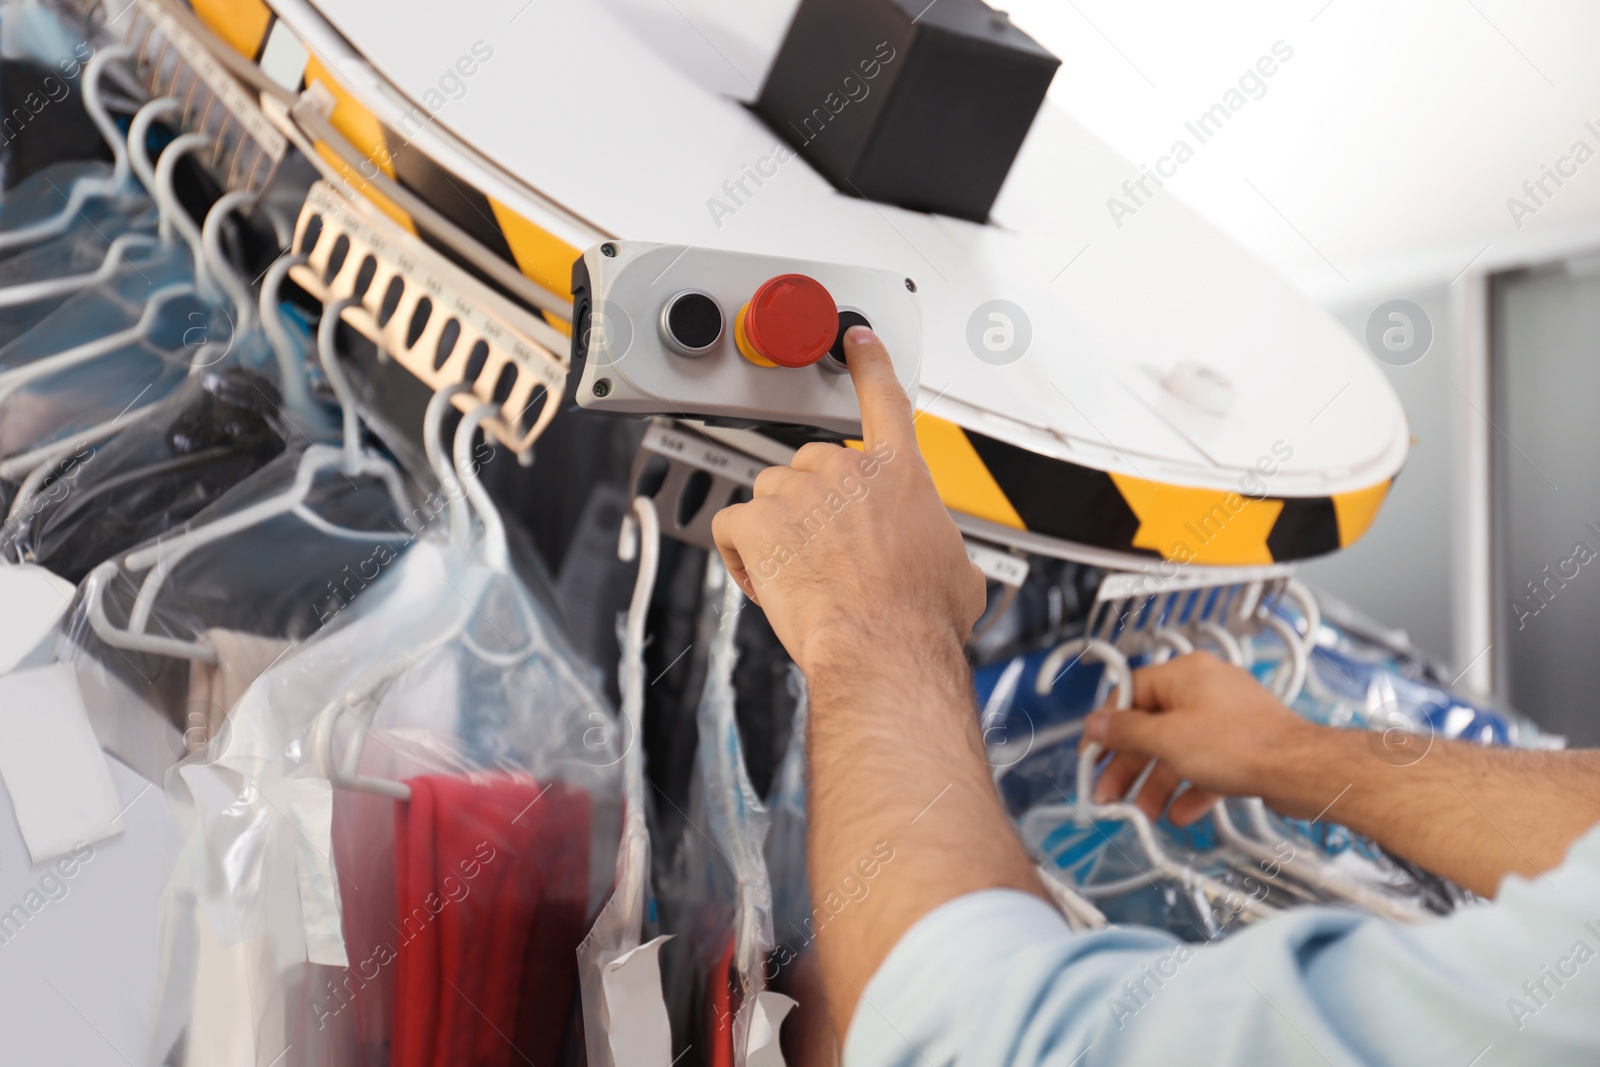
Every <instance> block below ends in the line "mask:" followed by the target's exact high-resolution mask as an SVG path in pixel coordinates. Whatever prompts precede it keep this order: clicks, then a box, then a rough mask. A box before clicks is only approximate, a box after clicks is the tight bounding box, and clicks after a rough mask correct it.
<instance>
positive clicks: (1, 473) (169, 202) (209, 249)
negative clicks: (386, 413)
mask: <svg viewBox="0 0 1600 1067" xmlns="http://www.w3.org/2000/svg"><path fill="white" fill-rule="evenodd" d="M180 108H181V105H180V104H179V103H178V101H177V100H175V99H173V98H171V97H166V98H163V99H160V100H153V101H151V102H150V103H148V104H146V105H145V106H144V107H142V108H140V109H139V111H138V112H137V113H136V114H135V115H134V117H133V122H132V123H131V125H130V128H129V131H128V138H129V143H128V152H127V159H128V161H129V165H130V166H131V167H132V169H133V171H134V173H135V174H137V175H138V177H139V180H140V181H141V182H144V183H145V184H146V186H147V187H148V188H149V189H151V190H153V191H154V196H155V202H156V207H157V210H158V212H159V216H160V218H161V220H162V222H163V226H164V228H165V229H166V234H167V235H166V237H165V238H164V240H163V242H162V243H163V244H165V245H167V246H170V245H171V244H172V243H173V228H174V226H175V227H176V229H177V230H178V232H180V233H181V234H182V235H183V236H184V238H185V240H186V242H187V243H188V245H189V249H190V252H191V256H192V260H193V262H194V264H195V266H196V270H197V271H204V270H205V266H204V264H205V261H206V260H208V259H212V260H214V263H213V264H212V265H213V267H214V268H215V269H216V272H217V274H218V276H219V277H220V278H222V279H224V280H225V285H227V286H228V287H229V292H230V294H231V295H232V296H233V299H234V300H235V301H236V305H237V306H239V307H244V306H245V305H243V304H237V301H239V300H240V299H241V298H243V299H245V300H248V299H249V298H248V293H249V286H248V284H247V283H246V282H245V281H244V279H243V278H242V277H241V276H240V275H239V274H238V273H237V272H236V271H234V270H233V268H232V267H231V265H230V264H229V263H228V262H227V257H226V256H225V255H224V254H223V252H222V249H221V242H220V238H219V226H218V225H214V224H213V220H216V223H217V224H220V221H221V219H222V218H223V214H221V213H225V212H226V211H229V210H232V208H233V207H236V206H238V205H239V204H240V203H242V201H241V200H239V199H238V198H239V197H241V196H242V197H244V199H249V197H248V195H247V194H238V193H232V194H229V195H228V197H224V198H223V199H222V200H219V201H218V202H217V203H216V204H215V205H213V206H212V209H211V211H210V212H209V213H208V214H207V216H206V226H205V228H204V229H202V230H196V229H195V228H194V225H193V221H192V220H191V219H189V217H188V212H187V211H186V210H185V209H184V207H183V206H182V205H181V204H180V203H178V199H177V192H176V189H175V188H174V186H173V174H174V170H173V167H174V166H175V165H176V159H177V157H178V156H179V155H181V154H182V153H184V152H188V151H192V150H193V149H194V148H196V147H199V146H201V145H203V144H205V143H206V142H205V140H204V139H203V138H201V139H199V140H192V141H187V142H186V143H181V144H180V143H179V142H180V141H183V140H184V139H183V138H180V139H179V140H178V141H174V142H173V144H171V145H169V146H168V147H167V150H166V151H165V152H164V153H163V154H162V158H163V160H166V159H168V158H169V157H170V158H171V159H172V162H170V163H168V164H167V165H165V166H159V167H158V166H156V165H155V164H153V163H152V162H151V160H150V156H149V152H148V151H147V143H148V136H149V129H150V124H151V123H152V122H153V121H154V120H155V119H157V118H160V117H162V116H163V115H168V114H172V113H173V112H176V111H178V110H180ZM230 197H232V198H234V199H232V200H229V198H230ZM224 201H229V202H228V203H224ZM174 216H181V218H173V226H168V225H166V223H167V220H168V219H169V217H174ZM186 223H187V225H185V224H186ZM207 231H210V232H211V233H212V236H211V239H210V240H207ZM134 242H137V243H142V244H144V245H147V246H149V247H154V246H155V244H156V241H155V239H153V238H151V237H148V236H145V235H142V234H123V235H122V236H120V237H118V238H117V240H116V241H114V242H112V245H111V248H110V249H109V250H108V251H107V254H106V259H105V262H103V263H102V264H101V267H100V270H99V271H97V272H95V274H94V275H78V276H77V277H76V278H72V279H59V280H55V281H52V282H41V283H37V284H38V285H40V286H48V285H59V284H65V283H67V282H73V283H76V282H78V281H83V282H84V284H83V285H82V286H80V287H79V288H87V286H88V284H91V283H92V282H93V281H96V280H104V279H107V278H110V277H111V276H112V275H113V274H114V273H115V268H117V267H119V266H120V265H121V264H120V263H119V262H117V259H118V258H119V256H120V258H123V259H125V256H121V255H120V253H119V249H121V248H125V247H127V246H129V245H131V244H132V243H134ZM286 271H287V266H285V267H284V271H283V272H280V273H278V275H277V284H281V283H282V279H283V273H284V272H286ZM15 288H23V287H15ZM10 291H11V290H4V291H0V303H3V298H4V294H5V293H6V292H10ZM192 292H194V288H193V286H190V285H189V284H188V283H181V282H180V283H176V284H175V285H173V286H168V287H166V288H164V289H161V290H158V291H157V292H156V293H155V294H154V295H153V296H152V297H151V302H150V303H149V304H147V305H146V307H145V310H144V314H143V315H142V316H141V318H140V321H139V322H138V323H136V324H135V325H134V326H132V327H129V328H128V329H127V330H123V331H119V332H118V333H116V334H112V335H109V336H107V337H103V338H100V339H99V340H97V341H95V342H91V343H90V344H86V345H81V346H79V347H77V348H74V349H71V350H69V351H68V352H64V353H58V354H56V355H52V356H48V357H46V358H45V359H43V360H37V361H35V362H32V363H28V364H24V365H23V366H21V367H17V368H14V369H13V370H11V371H0V400H4V399H5V397H6V396H7V395H9V394H10V392H11V391H13V390H14V389H15V388H17V387H20V386H21V385H25V384H26V383H27V382H29V381H31V380H34V379H36V378H38V377H42V376H46V375H49V374H51V373H54V372H55V371H57V370H61V369H63V368H65V367H69V366H74V365H76V364H77V363H79V362H83V361H87V360H91V359H96V358H99V357H100V356H103V355H107V354H109V353H110V352H114V351H117V350H118V349H119V348H120V347H122V346H123V345H125V344H133V343H137V342H138V341H140V340H142V339H143V338H144V337H145V335H146V331H147V327H148V325H149V324H150V323H151V322H153V321H154V319H155V317H156V315H158V314H159V311H160V310H161V307H162V306H164V304H165V302H166V301H169V300H171V299H175V298H177V297H181V296H183V295H186V294H188V293H192ZM268 292H270V293H271V294H272V296H273V298H274V299H276V294H277V288H276V286H275V285H274V286H272V287H271V288H270V289H268V290H264V291H263V294H262V299H263V301H265V300H266V299H267V296H268ZM38 298H39V297H35V299H38ZM238 317H239V319H240V323H239V324H235V327H234V330H233V334H232V336H230V337H229V338H228V339H226V340H224V341H220V342H217V341H208V342H207V343H206V344H204V345H201V346H200V347H199V348H198V349H196V352H195V355H194V357H193V359H192V360H191V364H190V373H191V374H193V373H195V372H197V371H199V370H201V369H203V368H205V367H208V366H211V365H213V364H214V363H215V362H216V361H217V359H219V358H221V357H219V356H215V355H214V354H213V353H214V351H215V348H216V347H217V346H219V345H221V346H224V347H226V346H228V345H231V344H232V343H233V341H234V340H235V339H236V338H237V337H238V336H239V335H240V334H241V333H242V332H243V330H245V329H248V328H249V326H250V325H251V322H252V318H253V315H252V314H249V313H244V312H241V313H240V314H239V316H238ZM268 322H269V329H268V334H269V340H272V338H271V329H270V326H277V327H278V329H279V330H280V331H281V330H282V326H281V323H279V322H278V321H277V318H276V315H273V316H270V317H269V320H268ZM282 340H283V345H284V346H285V348H287V349H289V350H290V351H292V344H291V343H290V342H289V340H288V338H287V336H286V335H285V336H284V337H283V338H282ZM273 345H274V351H275V352H276V353H277V354H278V356H279V363H280V368H281V369H282V370H283V371H284V373H283V375H282V377H283V379H284V382H285V386H284V388H285V396H289V395H290V393H291V392H292V391H293V392H296V397H295V398H296V399H303V400H306V402H307V403H309V399H308V398H307V396H306V391H305V386H304V382H303V380H302V375H301V374H300V372H299V370H298V366H297V364H296V361H295V360H294V358H293V357H292V356H290V357H289V358H287V359H286V358H285V356H284V353H283V351H281V350H279V349H278V346H277V343H276V341H275V340H273ZM224 354H225V353H224ZM291 368H292V369H291ZM157 409H158V402H152V403H150V404H145V405H142V406H140V407H136V408H131V409H129V410H127V411H124V412H122V413H121V414H119V415H117V416H116V417H115V418H112V419H108V420H106V421H105V422H103V423H101V424H100V425H98V426H94V427H90V428H89V429H86V430H83V431H81V432H79V433H77V434H74V435H73V436H72V438H70V439H69V440H66V441H59V442H55V443H53V444H49V445H45V446H43V447H41V448H36V449H32V450H30V451H28V452H25V453H20V454H18V455H15V456H9V457H6V458H5V459H4V460H3V461H0V478H4V479H6V480H8V481H15V480H17V479H18V478H21V479H22V484H21V486H20V487H19V489H18V492H17V495H16V498H15V499H14V500H13V501H12V506H11V510H10V512H9V515H8V518H9V517H11V516H15V515H18V514H20V513H21V511H20V509H22V508H24V507H26V506H28V504H29V502H30V500H31V498H32V497H33V495H34V494H36V493H37V492H38V491H39V490H40V489H41V488H42V487H43V485H44V483H45V482H46V481H47V480H48V479H49V477H50V475H51V474H52V472H54V471H55V470H56V468H57V467H58V466H59V465H60V464H61V463H62V462H63V461H64V460H65V459H66V458H67V457H68V456H70V455H73V454H74V453H76V451H77V450H78V449H79V448H81V447H83V446H84V445H87V444H98V443H99V442H101V441H104V440H106V439H107V438H110V437H111V436H113V435H115V434H116V433H118V432H119V431H121V430H123V429H125V428H127V427H128V426H131V425H133V424H134V423H136V422H138V421H139V420H140V419H142V418H144V417H145V416H146V415H149V414H151V413H153V412H154V411H156V410H157Z"/></svg>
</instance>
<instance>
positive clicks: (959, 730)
mask: <svg viewBox="0 0 1600 1067" xmlns="http://www.w3.org/2000/svg"><path fill="white" fill-rule="evenodd" d="M806 678H807V682H808V686H809V691H810V700H811V710H810V722H809V735H810V736H809V739H808V757H809V761H810V768H811V775H810V782H809V794H808V802H809V827H810V829H809V838H810V840H809V848H810V866H811V898H812V907H813V909H814V916H816V919H817V923H818V930H817V945H818V951H819V953H820V954H821V959H822V965H823V966H822V970H823V974H824V982H825V985H826V988H827V994H828V1001H829V1004H830V1007H831V1008H832V1012H833V1015H834V1020H835V1025H836V1026H837V1028H838V1031H839V1033H841V1034H843V1033H844V1032H845V1031H846V1028H847V1027H848V1025H849V1021H850V1018H851V1015H852V1014H853V1012H854V1010H855V1007H856V1002H857V999H858V998H859V997H860V995H861V991H862V990H863V989H864V988H865V987H866V984H867V981H868V979H869V978H871V977H872V974H873V973H874V972H875V971H876V970H877V968H878V965H879V964H880V963H881V962H882V961H883V959H884V958H885V957H886V956H887V955H888V953H889V950H890V949H892V948H893V947H894V945H895V943H896V942H897V941H898V940H899V939H900V937H901V935H902V934H904V933H905V932H906V930H908V929H909V928H910V927H911V926H912V924H914V923H915V922H916V921H917V920H918V919H919V918H921V917H922V916H923V915H925V914H927V913H928V912H929V911H931V910H932V909H934V908H936V907H938V906H939V905H941V904H943V903H945V902H946V901H949V900H953V899H955V898H956V897H959V896H963V895H965V894H967V893H971V892H975V891H977V890H980V889H991V888H1013V889H1022V890H1025V891H1028V892H1035V893H1037V892H1039V885H1038V881H1037V879H1036V877H1035V875H1034V872H1033V866H1032V864H1031V863H1030V862H1029V860H1028V857H1027V854H1026V852H1025V851H1024V850H1023V848H1022V845H1021V843H1020V841H1019V840H1018V839H1017V836H1016V834H1015V832H1014V831H1013V830H1012V827H1011V824H1010V820H1009V819H1008V818H1007V816H1006V813H1005V811H1004V809H1003V808H1002V806H1001V804H1000V801H999V798H998V796H997V794H996V792H995V788H994V784H993V780H992V777H991V775H990V773H989V767H988V764H987V763H986V762H985V761H984V758H983V748H982V744H981V739H980V737H979V732H978V726H977V716H976V711H975V709H974V707H973V697H972V686H971V680H970V677H969V673H968V669H967V665H966V661H965V659H964V657H963V656H962V653H961V646H960V644H959V642H958V641H957V640H956V639H955V638H954V637H953V636H949V635H946V636H942V637H941V636H933V637H927V636H923V635H912V634H909V633H905V632H899V631H896V630H895V629H894V628H891V627H887V626H886V627H884V628H883V630H882V632H880V633H876V634H874V635H872V636H871V637H866V636H863V637H862V639H861V640H859V641H839V642H835V643H832V644H831V645H830V646H829V647H826V648H825V649H823V650H821V651H820V652H819V653H818V654H817V656H816V657H815V658H814V660H813V661H812V662H811V663H808V664H807V665H806ZM869 872H870V875H869ZM830 903H831V904H833V905H834V906H835V907H837V908H838V910H837V912H834V911H833V908H831V907H830V906H829V905H830Z"/></svg>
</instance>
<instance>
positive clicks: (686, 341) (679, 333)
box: [661, 289, 723, 356]
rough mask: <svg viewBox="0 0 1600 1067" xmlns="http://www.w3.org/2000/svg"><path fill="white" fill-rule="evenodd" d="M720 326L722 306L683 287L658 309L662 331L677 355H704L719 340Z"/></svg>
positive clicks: (721, 325) (699, 293)
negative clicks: (659, 310) (682, 290)
mask: <svg viewBox="0 0 1600 1067" xmlns="http://www.w3.org/2000/svg"><path fill="white" fill-rule="evenodd" d="M722 327H723V319H722V308H720V307H718V306H717V302H716V301H715V300H713V299H712V298H711V296H710V295H709V294H707V293H702V292H700V291H699V290H695V289H689V290H685V291H684V292H681V293H679V294H677V295H676V296H674V297H673V298H672V299H670V300H668V301H667V303H666V305H665V306H664V307H663V308H662V309H661V334H662V336H663V338H665V340H666V342H667V344H668V345H669V346H670V347H671V348H672V349H673V351H675V352H677V353H678V354H679V355H683V356H703V355H705V354H706V353H707V352H709V351H711V349H713V348H714V347H716V344H717V342H718V341H720V340H721V339H722Z"/></svg>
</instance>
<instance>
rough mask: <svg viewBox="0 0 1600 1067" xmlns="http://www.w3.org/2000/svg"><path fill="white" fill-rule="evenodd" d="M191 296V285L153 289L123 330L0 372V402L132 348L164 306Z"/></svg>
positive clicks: (149, 331) (159, 317) (148, 334)
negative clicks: (35, 384) (43, 380)
mask: <svg viewBox="0 0 1600 1067" xmlns="http://www.w3.org/2000/svg"><path fill="white" fill-rule="evenodd" d="M193 294H194V286H192V285H190V284H189V283H187V282H178V283H175V284H173V285H168V286H164V287H163V288H161V289H158V290H156V291H155V292H154V293H153V294H151V296H150V300H149V302H148V303H146V304H145V306H144V311H143V312H141V313H140V315H139V321H138V322H136V323H134V324H133V325H132V326H129V327H128V328H127V329H124V330H118V331H117V332H116V333H112V334H107V335H106V336H105V337H101V338H97V339H96V340H93V341H89V342H86V343H84V344H81V345H78V346H76V347H74V348H69V349H67V350H66V351H65V352H57V353H54V354H53V355H49V356H45V357H44V358H42V359H36V360H33V361H32V362H30V363H24V364H22V365H21V366H18V367H11V368H10V369H8V370H3V371H0V402H3V401H4V400H5V399H6V398H7V397H9V396H10V395H11V394H12V393H14V392H16V391H17V390H18V389H21V388H22V387H23V386H25V385H27V384H28V383H29V382H32V381H36V380H38V379H40V378H47V377H49V376H50V375H52V374H55V373H57V372H58V371H63V370H66V369H67V368H69V367H76V366H77V365H78V364H80V363H87V362H89V361H90V360H94V359H99V358H100V357H102V356H106V355H110V354H112V353H114V352H120V351H121V350H122V349H124V348H127V347H128V346H130V345H136V344H138V343H139V342H141V341H144V340H146V339H147V338H148V337H149V336H150V333H151V331H152V330H153V329H154V328H155V325H156V323H157V322H159V321H160V320H161V314H162V312H164V311H165V310H166V308H167V305H168V304H170V303H172V302H173V301H174V300H178V299H181V298H183V297H186V296H191V295H193Z"/></svg>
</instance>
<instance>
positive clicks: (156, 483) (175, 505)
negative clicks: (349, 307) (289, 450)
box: [4, 368, 285, 582]
mask: <svg viewBox="0 0 1600 1067" xmlns="http://www.w3.org/2000/svg"><path fill="white" fill-rule="evenodd" d="M281 404H282V399H281V398H280V397H279V395H278V391H277V388H276V387H275V386H273V385H272V383H271V382H269V381H268V380H267V379H265V378H263V377H261V376H260V375H258V374H254V373H252V372H250V371H247V370H241V369H238V368H227V369H223V370H215V371H211V372H209V373H207V374H205V375H203V376H202V377H200V378H199V379H198V380H196V381H194V382H191V383H189V384H188V385H186V386H185V387H184V388H183V389H182V390H180V391H179V392H178V393H177V394H176V395H174V396H173V397H172V399H171V400H170V401H168V404H167V406H166V407H165V409H164V410H163V412H161V413H157V414H154V415H152V416H151V417H150V418H149V419H146V420H145V421H144V422H142V423H139V424H136V425H134V426H131V427H129V428H128V429H126V430H124V431H122V432H121V433H119V434H117V435H116V436H115V437H112V438H111V439H110V440H108V441H107V442H105V444H103V445H102V446H100V447H99V448H91V447H88V446H85V447H82V448H80V449H78V450H77V452H75V453H74V455H73V456H72V457H70V458H69V459H67V460H66V461H64V462H63V464H62V466H61V468H60V469H59V470H58V471H57V477H56V479H55V480H54V481H52V482H51V483H49V484H48V485H46V486H45V487H44V488H43V489H42V491H41V492H40V493H39V494H38V495H37V496H36V497H35V498H34V499H33V501H32V502H24V505H23V513H22V514H21V515H19V516H16V517H15V518H14V520H13V522H12V524H11V526H10V528H9V529H8V530H7V537H6V539H5V542H4V551H5V555H6V556H7V557H8V558H11V559H15V560H17V561H19V562H31V563H37V564H39V565H41V566H43V567H46V568H48V569H50V570H52V571H54V572H55V573H57V574H59V575H61V576H62V577H63V578H66V579H67V580H68V581H72V582H78V581H82V580H83V577H84V576H85V575H86V574H88V573H89V571H91V570H93V569H94V567H95V566H96V565H97V564H99V563H101V562H102V561H104V560H107V559H110V558H112V557H113V556H116V555H119V554H121V553H123V552H125V551H127V550H128V549H131V548H133V547H135V546H136V545H139V544H141V543H143V542H145V541H147V540H150V539H151V538H154V537H156V536H157V535H159V534H161V533H164V532H166V531H167V530H170V529H173V528H174V527H177V526H179V525H181V524H183V523H185V522H187V521H188V520H189V519H191V518H193V517H194V516H195V515H196V514H197V513H198V512H199V511H200V510H201V509H202V508H204V507H206V505H208V504H210V503H211V502H212V501H214V500H216V499H217V498H218V497H220V496H221V495H222V494H223V493H225V492H226V491H227V490H229V489H231V488H233V487H234V486H235V485H237V484H238V483H239V482H240V481H242V480H243V479H245V478H246V477H248V476H249V475H251V474H253V473H255V472H256V471H258V470H260V469H261V468H262V467H264V466H265V465H266V464H267V463H268V462H269V461H270V460H272V459H273V457H275V456H277V455H278V454H279V453H281V452H282V451H283V449H284V440H285V426H284V422H283V417H282V415H281V412H280V406H281Z"/></svg>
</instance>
